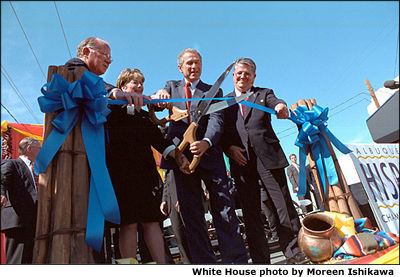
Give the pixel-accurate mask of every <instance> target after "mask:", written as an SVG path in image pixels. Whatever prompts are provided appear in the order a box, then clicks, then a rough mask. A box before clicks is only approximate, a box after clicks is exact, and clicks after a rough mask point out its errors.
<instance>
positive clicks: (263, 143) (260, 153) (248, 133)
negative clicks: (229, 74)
mask: <svg viewBox="0 0 400 277" xmlns="http://www.w3.org/2000/svg"><path fill="white" fill-rule="evenodd" d="M251 90H252V91H254V94H252V95H251V96H250V97H249V99H248V101H249V102H253V103H256V104H258V105H261V106H264V107H268V108H271V109H273V108H274V107H275V106H276V105H277V104H279V103H283V104H286V103H285V102H284V101H283V100H281V99H278V98H276V96H275V94H274V92H273V91H272V90H271V89H267V88H259V87H252V88H251ZM227 96H236V95H235V91H233V92H231V93H230V94H228V95H227ZM224 111H225V121H224V124H225V126H224V134H223V138H222V146H223V149H224V150H227V149H228V147H229V146H230V145H237V146H240V147H242V148H245V149H246V150H247V153H248V145H249V142H250V144H251V145H252V146H253V150H254V152H255V154H256V155H257V157H258V158H259V159H260V160H261V162H262V164H263V165H264V167H265V169H278V168H284V167H286V166H288V165H289V163H288V161H287V159H286V157H285V153H284V152H283V150H282V148H281V146H280V144H279V139H278V138H277V136H276V134H275V132H274V130H273V129H272V125H271V114H269V113H266V112H264V111H261V110H258V109H255V108H251V107H247V106H246V113H245V117H244V118H243V116H242V114H241V112H240V109H239V105H232V106H230V107H229V108H226V109H225V110H224ZM232 163H234V162H231V165H232Z"/></svg>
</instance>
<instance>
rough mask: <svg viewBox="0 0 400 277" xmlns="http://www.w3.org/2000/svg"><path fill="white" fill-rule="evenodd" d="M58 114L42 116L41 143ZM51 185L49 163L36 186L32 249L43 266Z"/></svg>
mask: <svg viewBox="0 0 400 277" xmlns="http://www.w3.org/2000/svg"><path fill="white" fill-rule="evenodd" d="M54 73H57V66H49V68H48V73H47V82H48V83H49V82H50V81H51V78H52V77H53V75H54ZM58 113H59V112H54V113H49V114H45V115H44V128H43V142H44V141H45V140H46V139H47V137H48V136H49V134H50V132H51V131H52V130H53V125H52V124H51V122H52V121H53V120H54V118H56V116H57V115H58ZM52 183H53V162H50V164H49V166H48V167H47V169H46V172H44V173H42V174H40V175H39V186H38V214H37V221H36V240H35V245H34V249H33V263H34V264H44V263H47V262H48V260H47V259H46V257H47V253H48V251H47V250H48V246H49V233H50V220H51V191H52Z"/></svg>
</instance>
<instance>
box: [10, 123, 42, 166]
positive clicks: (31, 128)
mask: <svg viewBox="0 0 400 277" xmlns="http://www.w3.org/2000/svg"><path fill="white" fill-rule="evenodd" d="M8 126H9V127H12V128H10V136H11V137H12V143H11V152H12V159H16V158H18V156H19V155H18V145H19V142H20V141H21V139H23V138H24V137H26V135H24V134H21V133H19V132H17V131H16V130H14V129H13V128H16V129H18V130H20V131H21V132H24V133H30V134H33V135H36V136H40V137H41V136H43V125H32V124H22V123H8Z"/></svg>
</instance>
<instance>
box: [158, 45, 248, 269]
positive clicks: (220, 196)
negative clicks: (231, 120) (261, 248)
mask: <svg viewBox="0 0 400 277" xmlns="http://www.w3.org/2000/svg"><path fill="white" fill-rule="evenodd" d="M178 69H179V71H180V72H181V73H182V74H183V77H184V78H183V80H179V81H167V83H166V85H165V88H164V90H162V91H163V92H164V93H167V94H168V95H169V96H170V97H171V98H191V97H193V98H201V97H203V95H204V93H205V92H207V91H208V90H209V89H210V88H211V86H210V85H208V84H205V83H203V82H202V81H201V80H200V75H201V72H202V60H201V56H200V54H199V53H198V52H197V51H196V50H195V49H190V48H189V49H185V50H183V51H182V52H181V53H180V54H179V55H178ZM219 95H220V96H221V95H222V91H220V93H219ZM198 104H199V102H198V101H192V102H189V101H188V102H187V103H185V102H176V103H174V105H176V106H177V107H178V108H180V109H187V108H189V110H190V111H193V110H195V109H196V108H197V106H198ZM189 120H190V118H184V119H182V120H180V121H177V122H175V121H172V122H170V125H169V127H168V135H167V138H168V139H171V140H172V141H173V142H174V143H175V145H178V144H179V143H180V142H181V141H182V139H183V134H184V132H185V131H186V129H187V127H188V124H189ZM222 131H223V111H219V112H215V113H212V114H210V115H207V116H203V117H202V118H201V120H200V121H199V122H198V129H197V133H196V137H197V141H195V142H193V143H192V144H191V145H190V149H187V148H186V149H185V151H184V155H185V156H186V157H188V158H189V160H191V159H192V157H193V156H197V157H201V160H200V164H199V166H198V167H197V168H196V170H195V172H193V173H192V174H189V175H187V174H184V173H182V172H181V171H180V170H178V168H177V165H176V163H175V162H172V161H168V160H164V159H163V160H162V163H161V168H164V169H167V170H169V173H172V174H174V178H175V183H176V191H177V196H178V201H179V206H180V211H181V214H182V218H183V223H184V224H185V228H186V235H187V240H188V245H189V250H190V254H191V256H192V262H193V263H215V262H216V257H215V253H214V252H213V250H212V247H211V243H210V240H209V237H208V231H207V226H206V224H205V220H204V208H203V200H202V194H203V190H202V188H201V180H203V181H204V183H205V185H206V187H207V190H208V191H209V193H210V204H211V211H212V216H213V223H214V226H215V229H216V231H217V235H218V245H219V250H220V253H221V258H222V262H223V263H247V253H246V249H245V247H244V244H243V239H242V237H241V235H240V228H239V221H238V219H237V217H236V214H235V210H234V208H233V203H232V201H231V197H230V195H229V180H228V176H227V174H226V168H225V163H224V159H223V156H222V149H221V148H220V146H219V145H218V143H219V140H220V137H221V134H222Z"/></svg>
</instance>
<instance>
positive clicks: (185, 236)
mask: <svg viewBox="0 0 400 277" xmlns="http://www.w3.org/2000/svg"><path fill="white" fill-rule="evenodd" d="M111 62H112V58H111V49H110V45H109V44H108V43H107V42H106V41H105V40H103V39H100V38H96V37H89V38H87V39H85V40H83V41H82V42H81V43H80V44H79V46H78V47H77V57H76V58H73V59H71V60H69V61H68V62H67V63H66V64H65V65H66V66H67V67H68V68H69V69H71V70H74V69H75V68H77V67H85V68H86V69H87V70H89V71H90V72H92V73H94V74H96V75H98V76H100V75H103V74H104V73H105V72H106V70H107V69H108V67H109V65H110V64H111ZM177 67H178V70H179V72H180V73H181V74H182V79H180V80H170V81H167V82H166V83H165V87H164V88H163V89H160V90H158V91H157V92H155V93H154V94H152V95H150V96H146V95H143V84H144V81H145V77H144V75H143V74H142V72H141V71H140V70H139V69H136V68H133V69H129V68H128V69H124V70H123V71H122V72H121V74H120V75H119V77H118V80H117V81H116V85H115V86H114V85H111V84H109V83H106V82H105V88H106V90H107V93H108V97H109V98H110V99H122V100H126V101H127V102H128V105H122V106H110V109H111V113H110V114H109V115H108V117H107V122H106V123H105V138H106V161H107V167H108V170H109V173H110V177H111V181H112V183H113V187H114V191H115V194H116V197H117V200H118V205H119V209H120V214H121V224H120V225H119V226H117V227H118V228H119V250H120V254H121V257H122V258H130V257H133V258H135V257H136V251H137V241H138V238H137V233H138V231H139V230H141V232H142V233H143V237H142V238H139V244H140V242H141V240H144V242H145V244H146V246H147V248H148V251H149V253H150V255H151V258H152V260H153V261H155V262H156V263H158V264H165V263H167V262H168V261H167V258H166V254H165V252H166V251H165V242H164V240H163V233H162V225H161V226H160V222H162V220H163V219H165V217H166V216H168V217H170V219H171V223H172V228H173V232H174V235H175V238H176V241H177V246H178V248H179V251H180V254H181V257H182V261H183V262H184V263H187V264H189V263H190V264H213V263H216V262H217V258H216V255H215V253H214V250H213V247H212V245H211V242H210V237H209V233H208V226H207V225H206V224H205V219H204V213H205V210H206V209H207V210H209V212H210V213H211V215H212V219H213V227H215V230H216V234H217V238H218V247H219V252H220V256H221V261H222V263H224V264H247V263H248V262H249V259H248V252H249V255H250V258H251V262H252V263H253V264H269V263H271V258H270V251H269V244H268V237H266V235H265V230H264V229H265V221H267V222H268V224H269V228H270V231H271V234H272V236H273V238H274V240H278V241H279V246H280V248H281V250H282V252H283V254H284V255H285V258H286V261H287V263H288V264H304V263H307V262H309V259H308V258H307V257H306V256H305V255H304V254H303V253H302V252H301V250H300V248H299V246H298V244H297V235H298V232H299V230H300V227H301V226H300V221H299V217H298V214H297V212H296V209H295V207H294V205H293V201H292V198H291V196H290V191H289V188H288V184H287V178H286V174H285V167H287V166H288V165H289V163H288V161H287V159H286V157H285V154H284V151H283V149H282V148H281V146H280V143H279V140H278V138H277V136H276V134H275V132H274V130H273V128H272V125H271V115H270V114H268V113H265V112H263V111H261V110H258V109H255V108H252V107H247V106H244V105H242V104H238V105H232V106H230V107H228V108H226V109H223V110H219V111H216V112H213V113H211V114H209V115H205V116H203V117H201V119H200V120H199V121H198V128H197V132H196V141H195V142H193V143H191V144H190V147H188V148H186V149H185V150H184V151H183V153H182V155H181V156H180V160H182V163H181V164H179V165H178V163H177V162H176V160H175V158H176V152H177V151H176V147H177V145H179V144H180V142H181V141H182V140H183V134H184V133H185V131H186V129H187V128H188V126H189V124H190V123H191V121H192V118H191V116H190V115H189V116H188V117H186V118H183V119H181V120H179V121H171V122H170V123H169V126H168V128H167V131H166V133H165V134H163V133H162V130H161V129H160V128H158V127H157V125H156V124H155V123H154V122H152V120H151V119H150V116H149V113H148V112H146V111H144V110H143V109H141V108H142V106H143V105H144V99H146V100H151V99H168V98H192V97H193V98H201V97H202V96H203V95H204V94H205V93H206V92H207V91H208V90H209V89H210V88H211V85H209V84H206V83H204V82H203V81H202V80H201V78H200V77H201V73H202V57H201V55H200V53H199V52H198V51H197V50H196V49H192V48H187V49H184V50H183V51H181V52H180V53H179V55H178V57H177ZM255 78H256V64H255V62H254V61H253V60H252V59H250V58H239V59H237V60H236V62H235V65H234V71H233V84H234V90H233V91H232V92H231V93H229V94H228V95H227V96H233V97H236V96H240V95H242V94H243V93H247V92H249V91H251V92H253V94H251V96H250V97H249V98H248V99H247V101H249V102H253V103H256V104H258V105H261V106H265V107H268V108H271V109H274V110H275V111H276V115H277V118H278V119H286V118H288V116H289V114H288V108H287V104H286V103H285V101H283V100H282V99H280V98H278V97H277V96H276V95H275V93H274V92H273V90H272V89H268V88H262V87H255V86H254V81H255ZM222 95H223V92H222V90H221V89H219V91H218V94H217V96H219V97H221V96H222ZM131 105H133V107H134V109H131V108H130V107H131ZM153 105H156V106H157V107H156V109H157V110H163V109H165V108H169V109H170V111H171V105H174V106H176V107H177V108H179V109H182V110H188V111H193V110H195V109H196V108H197V107H198V105H199V102H198V101H187V102H174V103H168V104H167V103H165V102H164V103H158V104H153ZM151 147H153V148H155V149H156V150H157V151H158V152H160V153H162V161H161V165H160V167H161V168H162V169H163V170H164V173H165V176H163V177H164V179H165V181H164V183H163V181H162V178H161V176H160V175H159V173H158V171H157V168H156V162H155V160H154V157H153V152H152V149H151ZM38 149H40V143H39V141H37V140H34V139H29V138H27V139H23V140H22V141H21V143H20V152H19V153H20V157H19V158H18V159H15V160H3V161H2V162H1V230H2V232H4V233H5V235H6V238H7V240H6V252H7V263H17V264H18V263H19V264H20V263H31V261H32V249H33V239H34V230H35V222H36V212H35V209H36V205H37V191H36V185H35V182H34V178H33V175H32V170H31V167H30V165H31V163H33V162H34V160H35V158H36V155H37V153H38V151H39V150H38ZM223 153H225V154H226V155H227V156H228V157H229V163H230V173H231V178H230V177H228V175H227V170H226V165H225V161H224V158H223ZM193 158H200V163H199V165H198V166H197V168H196V169H195V170H190V169H189V167H188V165H189V163H190V162H189V161H191V160H192V159H193ZM294 170H298V168H295V169H294ZM292 171H293V170H292V169H290V172H292ZM121 172H122V173H123V174H121ZM288 174H289V170H288ZM289 176H291V175H289ZM297 178H298V177H297ZM290 180H291V181H292V178H291V177H290ZM233 181H234V184H235V186H234V190H235V191H236V192H235V193H233V192H232V191H233V185H232V183H233ZM160 183H161V184H162V185H163V189H162V190H161V191H162V193H155V192H154V188H156V187H157V186H159V185H160ZM234 194H235V196H237V198H238V202H239V203H240V206H241V209H242V212H243V221H244V225H245V233H246V238H247V242H248V247H249V249H248V252H247V249H246V247H245V244H244V241H243V237H242V235H241V233H240V226H239V221H238V218H237V215H236V213H235V201H234V197H233V196H234ZM205 200H206V203H207V206H206V207H205V205H204V203H205ZM20 206H21V207H20Z"/></svg>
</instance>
